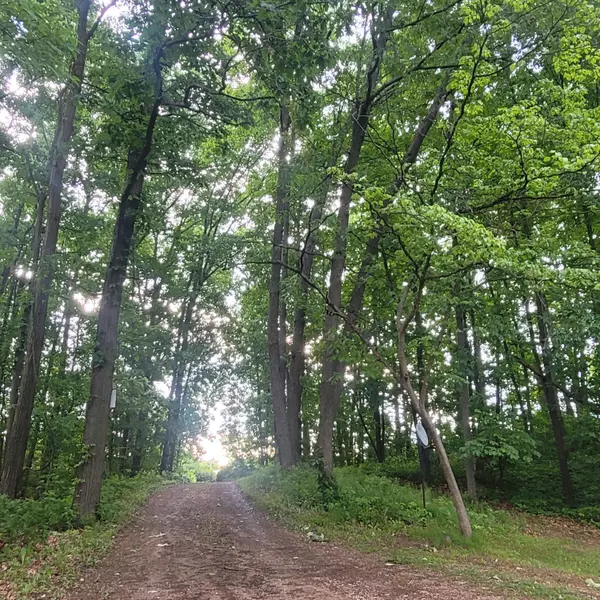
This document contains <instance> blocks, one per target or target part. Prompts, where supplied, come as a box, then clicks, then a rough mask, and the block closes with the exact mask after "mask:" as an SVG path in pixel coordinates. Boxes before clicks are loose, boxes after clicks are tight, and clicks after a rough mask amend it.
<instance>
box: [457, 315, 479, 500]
mask: <svg viewBox="0 0 600 600" xmlns="http://www.w3.org/2000/svg"><path fill="white" fill-rule="evenodd" d="M455 314H456V345H457V358H458V363H459V368H460V378H461V382H460V388H459V413H460V428H461V432H462V437H463V442H464V443H465V445H467V444H468V443H469V442H470V441H471V398H470V393H469V362H470V361H469V357H470V350H469V340H468V338H467V318H466V313H465V309H464V308H463V307H462V306H460V304H459V305H457V306H456V308H455ZM465 472H466V476H467V490H468V493H469V496H470V497H471V500H474V501H476V500H477V484H476V482H475V461H474V460H473V455H472V454H471V452H470V451H469V450H468V449H467V451H466V454H465Z"/></svg>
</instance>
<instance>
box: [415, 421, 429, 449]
mask: <svg viewBox="0 0 600 600" xmlns="http://www.w3.org/2000/svg"><path fill="white" fill-rule="evenodd" d="M417 437H418V438H419V441H420V442H421V444H423V446H429V438H428V437H427V432H426V431H425V427H423V424H422V423H421V421H417Z"/></svg>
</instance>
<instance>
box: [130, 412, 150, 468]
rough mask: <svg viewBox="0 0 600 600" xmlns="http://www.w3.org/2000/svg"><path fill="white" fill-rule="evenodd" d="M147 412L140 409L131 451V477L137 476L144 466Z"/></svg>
mask: <svg viewBox="0 0 600 600" xmlns="http://www.w3.org/2000/svg"><path fill="white" fill-rule="evenodd" d="M146 417H147V413H146V411H145V410H144V409H140V412H139V413H138V423H137V428H136V430H135V440H134V444H133V451H132V453H131V471H130V477H135V476H136V475H137V474H138V473H139V472H140V470H141V468H142V458H143V454H144V444H145V441H146V436H145V430H144V424H145V422H146Z"/></svg>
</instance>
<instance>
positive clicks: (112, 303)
mask: <svg viewBox="0 0 600 600" xmlns="http://www.w3.org/2000/svg"><path fill="white" fill-rule="evenodd" d="M160 58H161V53H160V52H157V53H156V55H155V57H154V61H153V62H154V64H153V66H154V71H155V77H156V81H155V101H154V104H153V106H152V109H151V111H150V115H149V119H148V124H147V127H146V136H145V140H144V141H143V145H142V147H141V148H132V149H131V150H130V151H129V156H128V160H127V167H128V168H127V183H126V186H125V189H124V191H123V194H122V195H121V199H120V203H119V214H118V216H117V221H116V223H115V230H114V234H113V243H112V249H111V255H110V261H109V264H108V269H107V272H106V278H105V280H104V287H103V289H102V298H101V300H100V310H99V313H98V330H97V339H96V347H95V351H94V357H93V361H92V380H91V385H90V398H89V400H88V404H87V409H86V416H85V428H84V432H83V443H84V445H85V446H86V448H87V450H88V456H87V457H86V458H85V459H84V460H83V461H82V463H81V465H80V466H79V467H78V469H77V479H78V483H77V487H76V488H75V495H74V499H73V502H74V505H75V508H76V510H77V514H78V517H79V519H80V520H82V521H83V520H86V519H88V518H89V517H90V516H92V515H93V514H94V513H95V511H96V508H97V506H98V502H99V501H100V488H101V485H102V471H103V465H104V449H105V445H106V436H107V432H108V422H109V412H110V397H111V392H112V387H113V375H114V368H115V360H116V358H117V351H118V346H117V332H118V326H119V316H120V312H121V298H122V295H123V283H124V281H125V276H126V273H127V266H128V263H129V253H130V250H131V244H132V240H133V232H134V227H135V222H136V219H137V216H138V213H139V210H140V205H141V200H142V188H143V183H144V172H145V168H146V163H147V160H148V156H149V154H150V151H151V149H152V138H153V135H154V129H155V126H156V121H157V118H158V113H159V107H160V103H161V100H162V78H161V66H160Z"/></svg>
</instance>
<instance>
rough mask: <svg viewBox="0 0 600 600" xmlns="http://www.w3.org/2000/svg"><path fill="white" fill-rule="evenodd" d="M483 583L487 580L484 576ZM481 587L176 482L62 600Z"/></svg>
mask: <svg viewBox="0 0 600 600" xmlns="http://www.w3.org/2000/svg"><path fill="white" fill-rule="evenodd" d="M486 581H490V580H489V578H486ZM493 587H494V586H493V584H487V583H486V582H485V581H484V582H480V583H477V582H475V581H474V580H472V579H470V578H468V577H460V576H456V575H455V576H453V575H451V574H441V573H440V572H437V571H435V570H432V569H424V568H420V567H415V566H409V565H398V564H386V563H385V561H384V560H382V559H381V558H380V557H379V556H378V555H376V554H363V553H360V552H357V551H354V550H350V549H348V548H346V547H343V546H340V545H338V544H335V543H320V542H316V541H310V539H309V538H308V536H306V535H302V534H300V533H296V532H292V531H288V530H286V529H284V528H282V527H281V526H280V525H278V524H276V523H275V522H273V521H272V520H271V519H270V518H268V517H267V516H266V515H265V514H264V513H263V512H262V511H259V510H257V509H256V508H254V507H253V506H252V505H251V503H250V502H249V501H248V500H247V499H246V498H245V496H244V495H243V494H242V493H241V492H240V490H239V488H238V487H237V486H236V485H235V484H233V483H212V484H192V485H174V486H169V487H167V488H165V489H162V490H160V491H159V492H157V493H155V494H154V495H153V496H152V497H151V499H150V501H149V503H148V504H147V506H146V507H145V508H144V509H143V510H142V511H141V513H140V514H139V515H138V516H137V517H136V518H135V519H134V520H133V521H132V522H131V523H130V524H129V525H128V526H126V527H125V528H124V529H123V530H122V532H121V533H120V534H119V535H118V537H117V539H116V540H115V544H114V546H113V547H112V549H111V551H110V553H109V555H108V556H107V557H106V559H104V560H103V561H101V562H100V563H99V564H98V565H97V566H96V567H94V568H92V569H90V570H88V571H87V572H85V573H84V574H83V575H82V578H81V580H80V582H79V584H78V585H77V587H76V588H75V589H73V590H71V592H70V593H69V594H68V595H67V598H68V600H104V599H109V598H110V600H148V599H152V598H156V599H157V600H196V599H198V600H200V599H202V600H255V599H256V600H258V599H273V600H275V599H277V600H286V599H295V600H317V599H319V600H322V599H328V600H342V599H344V600H374V599H378V600H381V599H384V598H390V599H391V598H393V599H395V600H400V599H402V598H406V599H408V598H410V599H413V600H425V599H430V598H436V599H437V600H457V599H459V598H460V599H461V600H473V599H480V600H492V599H497V600H500V599H501V598H508V597H512V598H515V597H519V596H515V594H514V593H512V594H510V593H509V595H503V594H504V592H502V593H501V592H499V591H498V590H494V589H493Z"/></svg>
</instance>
